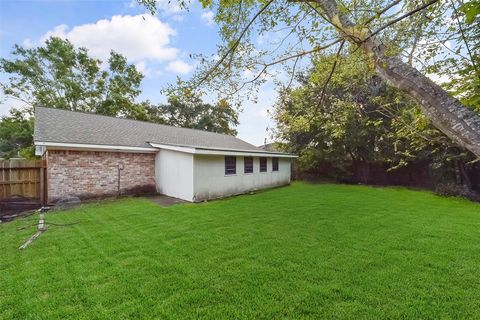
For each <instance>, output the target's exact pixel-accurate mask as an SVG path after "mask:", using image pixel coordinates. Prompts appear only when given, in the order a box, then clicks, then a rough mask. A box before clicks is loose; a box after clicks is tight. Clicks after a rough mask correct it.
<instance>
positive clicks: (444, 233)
mask: <svg viewBox="0 0 480 320" xmlns="http://www.w3.org/2000/svg"><path fill="white" fill-rule="evenodd" d="M36 219H38V218H37V217H30V218H26V219H19V220H16V221H14V222H11V223H7V224H2V225H0V243H1V251H0V317H1V318H3V319H65V318H76V319H125V318H132V319H154V318H155V319H157V318H158V319H186V318H206V319H220V318H222V319H223V318H228V319H253V318H255V319H283V318H290V319H301V318H304V319H322V318H323V319H325V318H338V319H345V318H351V319H358V318H368V319H378V318H410V319H419V318H423V319H427V318H430V319H440V318H478V317H480V205H479V204H474V203H471V202H468V201H465V200H460V199H453V198H441V197H438V196H435V195H433V194H431V193H428V192H418V191H409V190H405V189H400V188H370V187H361V186H344V185H308V184H303V183H296V184H294V185H292V186H290V187H285V188H280V189H275V190H270V191H266V192H262V193H258V194H256V195H246V196H239V197H234V198H231V199H228V200H223V201H214V202H210V203H203V204H181V205H175V206H172V207H169V208H161V207H159V206H158V205H156V204H154V203H151V202H149V201H148V200H145V199H140V198H132V199H123V200H118V201H108V202H104V203H99V204H89V205H85V206H83V207H80V208H78V209H75V210H72V211H66V212H59V213H52V214H47V216H46V221H47V224H48V223H57V224H59V223H63V224H64V223H73V222H80V223H78V224H76V225H73V226H70V227H59V226H51V227H50V229H49V230H48V231H47V232H46V233H44V234H42V235H41V236H40V238H38V239H37V240H36V241H35V242H34V243H33V244H32V245H31V246H29V247H28V248H27V249H26V250H24V251H19V250H18V249H17V248H18V246H19V245H21V244H22V243H23V241H24V240H25V239H27V238H28V237H29V236H30V235H31V234H33V232H34V231H35V228H34V227H32V228H28V229H25V230H20V231H18V230H17V229H18V228H19V227H22V226H25V225H29V224H31V223H35V221H36Z"/></svg>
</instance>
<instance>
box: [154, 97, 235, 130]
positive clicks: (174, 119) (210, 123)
mask: <svg viewBox="0 0 480 320" xmlns="http://www.w3.org/2000/svg"><path fill="white" fill-rule="evenodd" d="M159 108H160V109H161V113H162V115H163V119H164V120H165V123H168V124H170V125H174V126H178V127H184V128H192V129H200V130H206V131H211V132H216V133H224V134H228V135H236V134H237V131H236V130H235V129H234V127H235V126H237V125H238V114H237V112H236V110H235V109H234V108H232V107H231V106H230V104H229V103H228V101H226V100H224V99H222V100H219V101H218V102H217V103H216V104H215V105H213V104H210V103H205V102H203V101H202V99H201V97H200V96H199V95H198V94H195V93H193V92H184V93H183V94H176V95H170V96H169V98H168V103H167V104H165V105H161V106H160V107H159Z"/></svg>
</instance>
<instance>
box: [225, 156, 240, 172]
mask: <svg viewBox="0 0 480 320" xmlns="http://www.w3.org/2000/svg"><path fill="white" fill-rule="evenodd" d="M235 173H237V159H236V158H235V157H225V174H235Z"/></svg>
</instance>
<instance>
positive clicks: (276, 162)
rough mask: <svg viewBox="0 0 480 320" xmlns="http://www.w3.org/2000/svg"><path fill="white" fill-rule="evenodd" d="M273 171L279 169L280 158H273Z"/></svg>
mask: <svg viewBox="0 0 480 320" xmlns="http://www.w3.org/2000/svg"><path fill="white" fill-rule="evenodd" d="M272 171H278V158H272Z"/></svg>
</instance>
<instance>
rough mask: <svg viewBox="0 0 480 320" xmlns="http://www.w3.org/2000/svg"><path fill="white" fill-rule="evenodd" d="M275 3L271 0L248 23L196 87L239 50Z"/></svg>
mask: <svg viewBox="0 0 480 320" xmlns="http://www.w3.org/2000/svg"><path fill="white" fill-rule="evenodd" d="M272 2H273V0H269V1H268V2H267V3H266V4H265V5H264V6H263V7H262V8H261V9H260V10H259V11H258V12H257V13H256V14H255V15H254V16H253V18H252V19H251V20H250V21H249V22H248V24H247V25H246V26H245V28H244V29H243V30H242V32H241V33H240V36H239V37H238V38H237V40H236V41H235V43H234V44H233V45H232V46H231V47H230V48H229V49H228V50H227V52H225V54H224V55H223V56H222V57H221V58H220V60H218V61H217V63H216V64H215V65H214V66H213V67H212V68H210V70H209V71H208V72H207V74H206V75H205V76H204V77H203V78H202V79H200V81H199V82H198V83H197V85H196V86H200V85H201V84H202V83H203V82H204V81H205V80H207V79H208V78H209V77H210V75H211V74H212V73H213V72H214V71H215V70H216V69H217V68H218V67H219V66H220V65H221V64H222V63H223V61H225V59H226V58H227V57H228V56H229V55H230V54H233V52H234V51H235V50H236V49H237V47H238V45H239V44H240V41H241V40H242V38H243V36H245V34H246V33H247V31H248V29H249V28H250V26H251V25H252V24H253V22H255V20H256V19H257V18H258V17H259V16H260V15H261V14H262V13H263V12H264V11H265V10H266V9H267V8H268V6H269V5H270V4H271V3H272Z"/></svg>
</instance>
